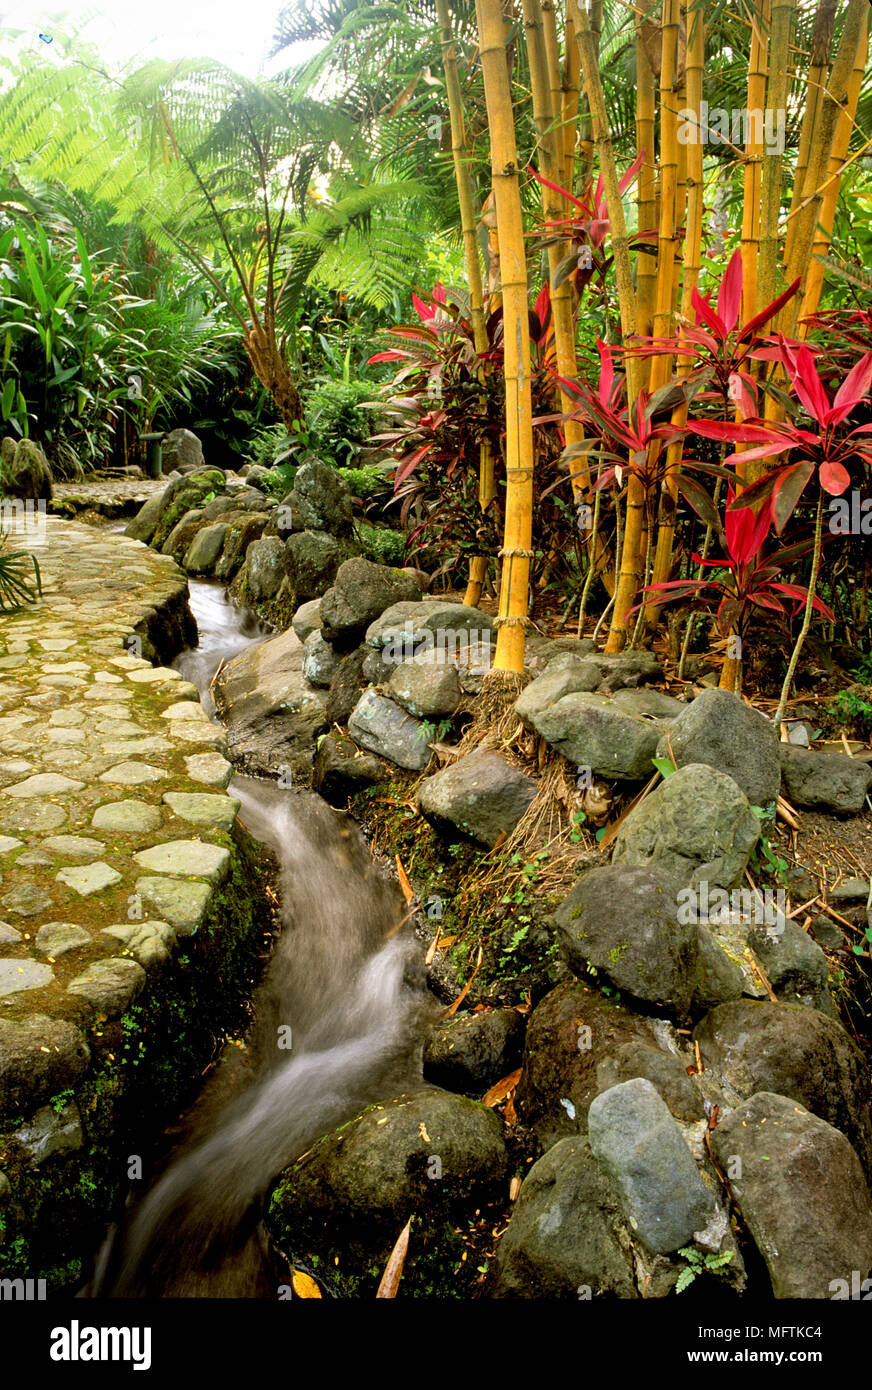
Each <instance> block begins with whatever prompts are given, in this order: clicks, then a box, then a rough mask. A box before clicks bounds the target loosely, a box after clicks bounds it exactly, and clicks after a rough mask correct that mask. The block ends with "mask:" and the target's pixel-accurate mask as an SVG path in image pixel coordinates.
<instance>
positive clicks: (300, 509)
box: [282, 458, 352, 536]
mask: <svg viewBox="0 0 872 1390" xmlns="http://www.w3.org/2000/svg"><path fill="white" fill-rule="evenodd" d="M282 506H283V507H287V506H290V508H291V513H292V518H293V527H294V530H295V531H329V532H330V534H331V535H333V536H348V535H350V534H351V517H352V512H351V494H350V493H349V491H348V488H347V486H346V484H345V482H344V480H343V479H342V478H340V476H339V474H338V473H337V472H336V471H335V469H333V468H331V467H330V466H329V464H326V463H322V462H321V460H320V459H315V458H313V459H310V460H309V461H308V462H306V463H304V464H302V465H301V466H300V467H299V468H298V469H297V472H296V476H295V478H294V486H293V488H292V489H291V492H290V493H289V494H288V496H287V497H286V498H284V499H283V501H282Z"/></svg>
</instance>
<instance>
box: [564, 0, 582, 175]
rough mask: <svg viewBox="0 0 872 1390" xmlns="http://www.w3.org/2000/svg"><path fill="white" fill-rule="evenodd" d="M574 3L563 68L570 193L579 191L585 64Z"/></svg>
mask: <svg viewBox="0 0 872 1390" xmlns="http://www.w3.org/2000/svg"><path fill="white" fill-rule="evenodd" d="M572 3H573V0H567V4H566V17H565V20H564V30H563V32H564V48H563V69H562V72H561V81H560V85H561V90H562V94H563V101H562V106H561V111H562V115H563V177H562V179H561V183H562V184H563V187H564V188H565V189H567V190H568V192H570V193H574V192H575V136H576V123H577V121H578V103H579V93H580V87H581V65H580V63H579V59H578V44H577V43H576V41H575V24H574V23H573V19H572V14H571V10H572Z"/></svg>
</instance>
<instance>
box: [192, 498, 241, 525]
mask: <svg viewBox="0 0 872 1390" xmlns="http://www.w3.org/2000/svg"><path fill="white" fill-rule="evenodd" d="M235 511H236V502H235V500H234V499H233V498H232V497H231V496H230V495H229V493H228V494H225V495H224V496H223V497H213V498H212V501H211V502H207V503H206V505H205V507H203V508H202V510H201V512H200V517H201V519H202V520H203V521H217V520H218V518H219V517H221V516H224V517H226V516H227V514H228V513H229V512H235Z"/></svg>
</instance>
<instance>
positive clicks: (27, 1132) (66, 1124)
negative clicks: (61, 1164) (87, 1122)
mask: <svg viewBox="0 0 872 1390" xmlns="http://www.w3.org/2000/svg"><path fill="white" fill-rule="evenodd" d="M11 1140H12V1143H13V1144H15V1145H17V1146H18V1148H20V1149H21V1150H22V1151H23V1155H24V1161H25V1163H26V1164H27V1166H28V1167H29V1168H38V1167H39V1165H40V1164H41V1163H45V1161H46V1159H47V1158H52V1157H53V1156H54V1155H55V1154H61V1153H74V1152H75V1151H76V1150H77V1149H81V1148H82V1147H83V1145H84V1142H85V1139H84V1135H83V1134H82V1117H81V1115H80V1114H79V1107H78V1106H77V1105H76V1102H75V1101H73V1100H71V1101H68V1102H67V1104H66V1105H65V1106H64V1108H63V1110H61V1111H60V1113H57V1112H56V1111H55V1110H54V1109H53V1108H52V1106H50V1105H44V1106H43V1107H42V1109H41V1110H37V1111H36V1113H35V1115H34V1116H33V1119H32V1120H31V1121H30V1123H29V1124H27V1125H22V1127H21V1129H16V1130H15V1131H14V1132H13V1134H12V1136H11Z"/></svg>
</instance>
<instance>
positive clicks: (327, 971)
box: [89, 581, 432, 1297]
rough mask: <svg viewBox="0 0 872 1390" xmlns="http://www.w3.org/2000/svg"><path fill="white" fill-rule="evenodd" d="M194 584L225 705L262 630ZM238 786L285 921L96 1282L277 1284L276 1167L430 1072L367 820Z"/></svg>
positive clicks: (189, 655) (413, 983) (393, 900)
mask: <svg viewBox="0 0 872 1390" xmlns="http://www.w3.org/2000/svg"><path fill="white" fill-rule="evenodd" d="M190 588H191V606H192V608H193V610H194V614H195V616H196V619H197V624H198V627H199V631H200V643H199V646H198V647H197V648H196V649H195V650H193V651H190V652H186V653H184V654H183V655H182V656H181V657H180V658H179V659H178V661H177V663H176V665H177V667H178V669H179V670H180V671H181V672H182V673H183V674H184V675H185V676H186V677H187V678H188V679H189V680H192V681H194V683H195V684H196V685H197V686H198V688H199V689H200V691H201V693H202V696H203V700H204V703H205V704H206V705H207V707H210V708H211V699H210V697H209V683H210V681H211V679H212V676H213V675H214V672H215V670H216V669H217V667H218V665H219V663H220V661H221V660H222V659H223V658H226V657H230V656H232V655H234V654H235V653H237V652H239V651H241V650H242V649H243V648H244V647H246V646H248V645H249V644H250V643H252V642H255V641H258V640H262V637H263V634H262V632H261V631H259V630H258V629H257V628H256V627H252V626H251V625H250V623H249V622H247V620H246V618H245V616H244V615H243V614H242V613H241V612H240V611H239V610H237V609H235V608H233V607H232V606H231V605H230V604H229V603H228V601H227V599H226V597H225V595H224V592H223V590H222V589H221V588H220V587H219V586H218V585H212V584H203V583H197V582H195V581H191V583H190ZM230 791H231V792H232V794H233V795H234V796H236V797H238V798H239V799H240V801H241V802H242V809H241V812H240V816H241V819H242V820H243V821H244V823H245V825H246V826H247V827H248V829H249V830H250V831H251V833H252V834H253V835H254V836H255V838H256V839H258V840H260V841H261V842H262V843H263V844H264V845H266V846H268V847H269V849H270V850H272V852H273V853H274V855H275V856H276V859H277V861H278V863H279V866H280V893H279V896H280V904H281V908H280V911H281V919H282V931H281V935H280V936H279V939H278V943H277V945H276V948H275V950H274V952H273V954H272V956H271V958H270V961H269V964H268V966H267V968H266V971H265V973H264V976H263V979H262V982H261V984H260V985H259V987H258V989H257V992H256V995H255V999H254V1022H253V1025H252V1028H251V1031H250V1034H249V1036H248V1038H247V1039H246V1043H245V1047H244V1048H238V1047H232V1046H228V1047H227V1048H226V1049H225V1052H224V1055H223V1056H222V1059H221V1061H220V1062H219V1064H218V1066H217V1067H216V1068H215V1069H214V1072H213V1074H212V1076H211V1078H210V1080H209V1081H208V1082H207V1084H206V1085H205V1087H204V1089H203V1092H202V1093H201V1095H200V1097H199V1099H198V1101H197V1103H196V1104H195V1105H194V1106H193V1107H192V1109H191V1111H190V1112H189V1113H188V1115H187V1116H186V1117H185V1120H184V1122H183V1126H182V1130H183V1138H182V1139H181V1141H180V1142H179V1144H178V1145H177V1146H176V1148H175V1150H174V1151H173V1153H172V1154H171V1156H170V1159H169V1161H168V1163H167V1164H166V1165H165V1167H164V1169H163V1172H162V1174H161V1175H160V1176H159V1177H158V1179H157V1181H156V1182H155V1183H154V1185H153V1186H152V1187H151V1189H150V1190H149V1191H148V1192H147V1193H146V1194H145V1196H144V1197H142V1198H141V1199H140V1200H139V1201H138V1202H135V1203H132V1204H131V1207H130V1210H129V1212H128V1216H127V1219H126V1220H125V1222H124V1223H123V1229H122V1230H120V1231H116V1232H113V1234H112V1235H111V1237H110V1239H109V1240H108V1241H107V1245H106V1247H104V1251H103V1252H102V1255H101V1258H100V1260H99V1261H98V1272H97V1275H96V1277H95V1279H94V1281H93V1283H92V1285H91V1288H90V1290H89V1292H90V1293H91V1294H92V1295H94V1296H101V1295H106V1294H109V1295H112V1296H115V1297H141V1296H152V1297H185V1296H189V1297H190V1296H200V1297H203V1296H206V1297H208V1296H212V1297H231V1296H233V1297H258V1296H272V1297H275V1292H276V1287H275V1282H276V1281H275V1276H274V1274H271V1272H270V1268H269V1264H268V1260H267V1258H266V1254H265V1250H264V1239H263V1228H262V1226H261V1224H260V1214H261V1199H262V1197H263V1194H264V1192H265V1190H266V1188H267V1186H268V1184H269V1182H270V1181H271V1179H272V1178H273V1177H275V1176H276V1175H277V1174H278V1173H279V1172H280V1171H281V1169H282V1168H283V1167H285V1166H286V1165H287V1164H288V1163H289V1162H290V1161H291V1160H292V1159H293V1158H295V1157H297V1156H299V1155H300V1154H302V1153H304V1152H305V1151H306V1149H307V1148H308V1147H309V1146H310V1145H311V1144H312V1142H313V1141H314V1140H315V1139H316V1138H318V1137H319V1136H320V1135H321V1134H324V1133H325V1132H326V1131H328V1130H330V1129H332V1128H333V1127H334V1126H335V1125H337V1124H340V1123H342V1122H343V1121H344V1120H346V1119H348V1118H349V1117H350V1116H351V1115H353V1114H355V1113H356V1111H357V1110H359V1109H360V1108H361V1107H362V1106H363V1105H366V1104H368V1103H371V1102H372V1101H375V1100H379V1099H384V1098H385V1097H386V1096H389V1095H396V1094H398V1093H399V1092H400V1091H402V1090H404V1089H407V1088H408V1087H409V1086H410V1085H414V1084H415V1083H420V1080H421V1037H422V1034H423V1027H424V1023H425V1020H426V1018H427V1017H428V1016H429V1014H430V1012H431V1007H432V1006H431V1004H429V1003H428V995H427V992H426V990H425V987H424V972H423V961H422V948H421V947H420V945H419V943H417V942H416V940H415V938H414V935H413V934H412V932H411V929H410V928H408V927H404V928H402V929H401V930H397V928H398V926H399V924H400V923H401V922H402V921H403V918H404V915H405V905H404V903H403V900H402V898H401V896H400V894H399V891H398V889H397V888H396V886H395V885H394V884H392V883H391V882H390V881H389V880H388V879H387V878H386V876H385V875H384V873H383V872H382V871H381V870H380V869H379V868H378V866H377V865H376V864H374V863H373V861H372V859H371V856H370V854H369V851H368V848H367V846H366V843H365V841H364V839H363V837H362V835H361V834H360V832H359V830H358V828H357V826H356V825H355V823H354V822H353V820H352V819H351V818H350V817H349V816H347V815H344V814H343V813H340V812H337V811H334V810H333V809H332V808H331V807H330V806H328V805H327V803H326V802H324V801H323V800H322V799H321V798H320V797H318V796H316V795H314V793H309V792H303V791H299V790H292V789H289V790H282V789H280V788H278V787H277V786H276V785H274V784H272V783H267V782H259V781H255V780H252V779H250V778H243V777H234V779H233V781H232V783H231V785H230ZM288 1030H290V1033H288ZM288 1040H290V1042H291V1044H292V1046H291V1050H290V1051H288V1050H287V1047H286V1044H287V1042H288Z"/></svg>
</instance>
